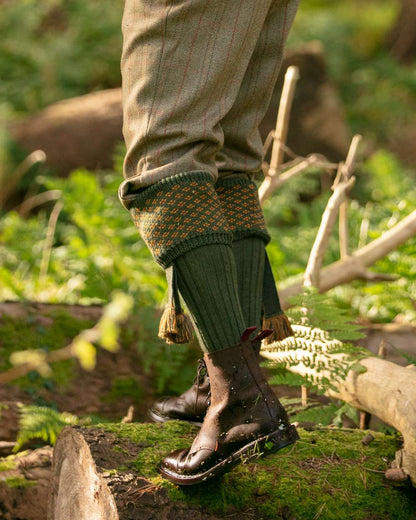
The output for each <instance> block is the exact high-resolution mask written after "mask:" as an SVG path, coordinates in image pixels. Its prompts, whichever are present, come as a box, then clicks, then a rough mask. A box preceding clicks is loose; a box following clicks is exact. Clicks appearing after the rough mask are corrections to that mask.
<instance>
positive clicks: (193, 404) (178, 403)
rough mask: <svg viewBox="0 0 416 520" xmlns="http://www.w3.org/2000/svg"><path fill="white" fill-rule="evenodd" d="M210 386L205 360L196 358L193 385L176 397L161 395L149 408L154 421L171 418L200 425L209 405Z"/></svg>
mask: <svg viewBox="0 0 416 520" xmlns="http://www.w3.org/2000/svg"><path fill="white" fill-rule="evenodd" d="M210 396H211V386H210V383H209V375H208V371H207V367H206V364H205V361H204V360H203V359H199V360H198V368H197V373H196V377H195V379H194V382H193V385H192V386H191V387H190V388H188V390H186V391H185V392H184V393H183V394H181V395H180V396H178V397H161V398H160V399H157V400H156V401H155V402H154V403H153V405H152V407H151V408H150V410H149V417H150V418H151V419H152V421H154V422H159V423H162V422H165V421H171V420H175V419H176V420H180V421H187V422H190V423H192V424H196V425H197V426H201V424H202V421H203V420H204V417H205V414H206V412H207V409H208V406H209V400H210Z"/></svg>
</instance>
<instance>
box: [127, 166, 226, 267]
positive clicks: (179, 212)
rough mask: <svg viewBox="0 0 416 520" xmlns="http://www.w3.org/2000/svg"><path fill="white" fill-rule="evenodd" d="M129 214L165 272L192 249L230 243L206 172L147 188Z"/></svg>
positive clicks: (182, 174) (171, 179) (188, 174)
mask: <svg viewBox="0 0 416 520" xmlns="http://www.w3.org/2000/svg"><path fill="white" fill-rule="evenodd" d="M130 213H131V215H132V217H133V221H134V223H135V224H136V226H137V228H138V229H139V232H140V234H141V236H142V237H143V239H144V241H145V242H146V244H147V246H148V248H149V249H150V251H151V253H152V255H153V257H154V259H155V260H156V262H157V263H158V264H160V265H161V266H162V267H163V268H165V269H166V268H167V267H168V266H169V265H170V264H171V263H172V262H173V261H174V260H175V259H176V258H178V257H179V256H181V255H183V254H184V253H186V252H188V251H191V250H192V249H195V248H197V247H201V246H204V245H208V244H231V241H232V234H231V232H230V229H229V226H228V225H227V221H226V219H225V217H224V214H223V211H222V208H221V204H220V201H219V199H218V196H217V194H216V193H215V190H214V185H213V179H212V176H211V175H210V174H209V173H206V172H190V173H181V174H179V175H175V176H173V177H169V178H167V179H163V180H162V181H159V182H158V183H156V184H154V185H152V186H150V187H149V188H146V189H145V190H143V191H142V192H141V193H139V194H138V195H137V197H136V198H135V199H134V201H133V202H132V204H131V208H130Z"/></svg>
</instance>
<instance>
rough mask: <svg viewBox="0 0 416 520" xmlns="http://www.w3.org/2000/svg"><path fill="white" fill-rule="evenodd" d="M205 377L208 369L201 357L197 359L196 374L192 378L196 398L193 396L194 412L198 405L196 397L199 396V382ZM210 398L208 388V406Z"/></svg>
mask: <svg viewBox="0 0 416 520" xmlns="http://www.w3.org/2000/svg"><path fill="white" fill-rule="evenodd" d="M206 377H208V369H207V365H206V364H205V361H204V360H203V359H202V358H201V359H198V367H197V369H196V376H195V378H194V385H196V398H195V413H196V409H197V405H198V398H199V389H200V386H201V384H202V383H203V382H204V381H205V379H206ZM210 399H211V390H209V392H208V395H207V401H206V402H207V405H208V406H209V405H210V404H211V403H210Z"/></svg>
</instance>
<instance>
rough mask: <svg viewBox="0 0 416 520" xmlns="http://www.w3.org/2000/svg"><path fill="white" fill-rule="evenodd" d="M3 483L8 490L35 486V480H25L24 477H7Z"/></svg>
mask: <svg viewBox="0 0 416 520" xmlns="http://www.w3.org/2000/svg"><path fill="white" fill-rule="evenodd" d="M3 482H4V483H5V484H6V486H8V487H9V488H23V487H29V486H36V480H26V479H25V478H24V477H7V478H5V479H4V481H3Z"/></svg>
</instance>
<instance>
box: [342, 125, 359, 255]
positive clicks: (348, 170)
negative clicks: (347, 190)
mask: <svg viewBox="0 0 416 520" xmlns="http://www.w3.org/2000/svg"><path fill="white" fill-rule="evenodd" d="M361 140H362V136H361V135H358V134H357V135H355V136H354V137H353V138H352V141H351V145H350V148H349V150H348V154H347V159H346V161H345V163H341V164H340V168H339V173H340V176H341V178H342V180H343V181H344V182H347V181H348V180H349V179H350V178H351V175H352V172H353V169H354V166H355V158H356V156H357V151H358V146H359V144H360V142H361ZM348 206H349V201H348V200H345V201H344V202H343V203H342V204H341V206H340V208H339V252H340V257H341V259H342V258H346V257H347V256H348Z"/></svg>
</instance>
